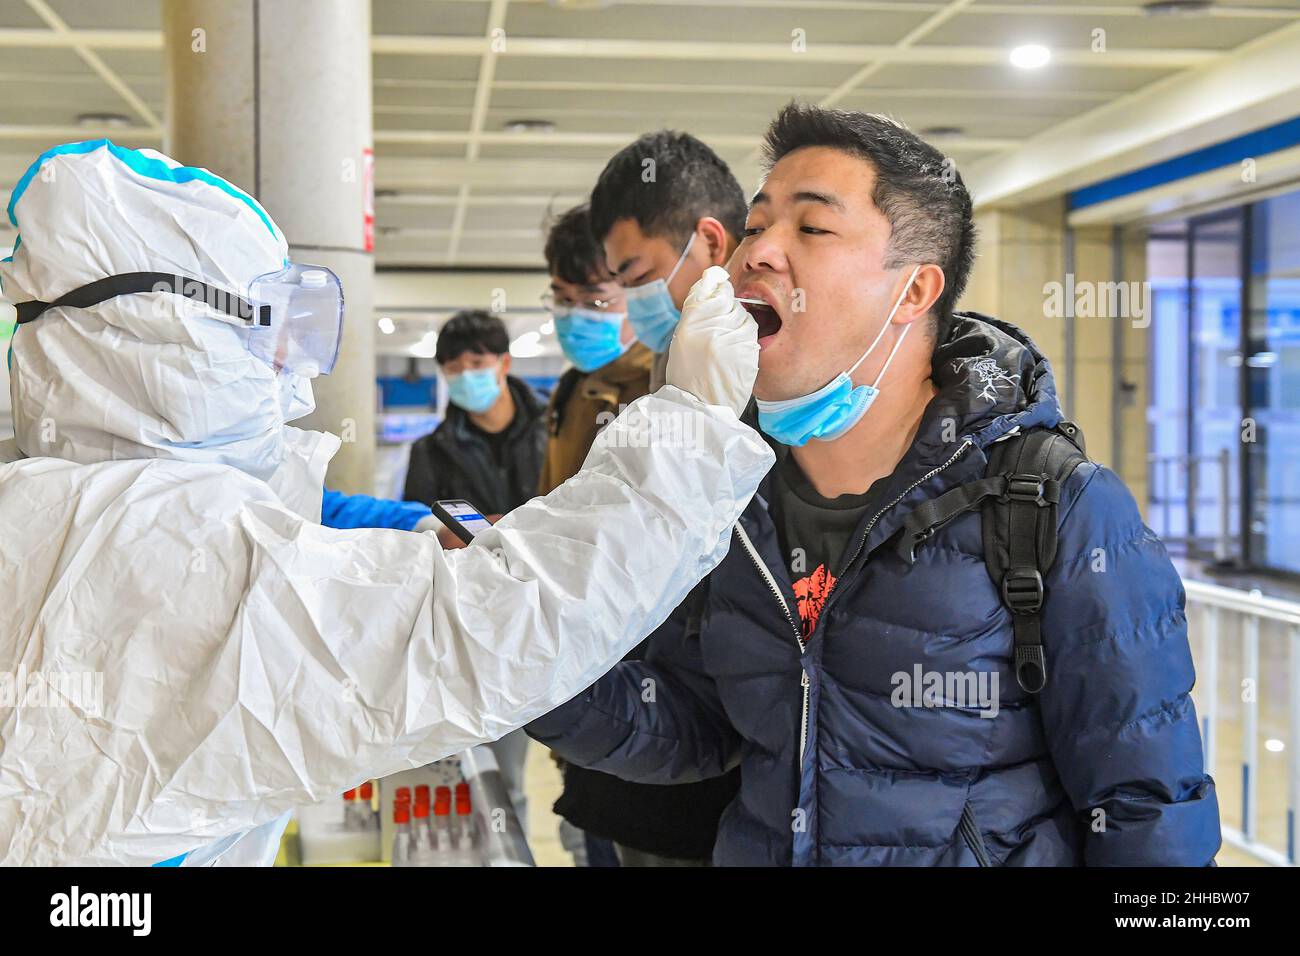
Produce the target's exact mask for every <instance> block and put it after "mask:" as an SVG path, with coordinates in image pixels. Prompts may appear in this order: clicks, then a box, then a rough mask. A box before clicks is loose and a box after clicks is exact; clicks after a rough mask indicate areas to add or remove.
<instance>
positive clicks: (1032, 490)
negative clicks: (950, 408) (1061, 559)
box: [898, 421, 1088, 694]
mask: <svg viewBox="0 0 1300 956" xmlns="http://www.w3.org/2000/svg"><path fill="white" fill-rule="evenodd" d="M1087 460H1088V455H1087V451H1086V450H1085V448H1084V441H1083V432H1081V431H1080V430H1079V426H1077V425H1075V424H1074V423H1073V422H1064V421H1063V422H1061V423H1060V424H1059V425H1057V426H1056V427H1055V428H1035V429H1032V430H1030V431H1028V432H1024V433H1022V434H1018V435H1014V436H1013V437H1011V438H1006V439H1003V440H1002V441H999V442H995V443H994V444H993V446H992V447H991V448H990V449H989V466H988V471H987V473H986V474H985V477H983V478H981V479H980V480H979V481H972V482H970V483H969V484H965V485H960V486H958V487H956V488H953V489H951V490H949V491H946V492H944V493H943V494H942V495H940V496H939V497H938V498H934V499H932V500H930V501H926V502H923V503H922V504H921V505H920V506H919V507H918V508H917V509H916V510H915V511H913V512H912V513H911V514H909V515H908V516H907V518H906V519H905V520H904V522H903V531H902V535H901V537H900V539H899V544H898V552H899V554H900V555H901V556H902V558H903V559H904V560H905V561H907V562H908V563H909V564H910V563H911V562H912V561H913V560H915V557H916V549H917V547H919V546H920V545H921V544H922V543H923V542H925V541H926V540H928V539H929V538H932V537H934V534H935V532H937V531H938V530H939V529H940V528H942V527H943V526H944V525H946V524H947V523H948V522H949V521H951V520H952V519H953V518H956V517H957V516H958V515H960V514H964V513H965V512H967V511H970V510H971V509H973V508H980V509H981V518H982V521H983V525H982V532H983V538H984V563H985V566H986V567H987V568H988V572H989V577H991V578H992V579H993V586H994V587H995V588H997V590H998V593H999V594H1001V595H1002V603H1003V604H1005V605H1006V606H1007V608H1008V609H1009V610H1010V611H1011V620H1012V626H1013V627H1014V629H1015V640H1016V653H1015V668H1016V680H1017V681H1018V682H1019V684H1020V686H1021V687H1022V688H1024V690H1025V691H1026V692H1028V693H1030V694H1037V693H1038V692H1039V691H1040V690H1042V689H1043V686H1044V685H1045V684H1046V683H1047V661H1046V657H1045V655H1044V654H1043V637H1042V621H1041V618H1042V610H1043V596H1044V595H1043V575H1044V574H1046V573H1047V572H1048V570H1049V569H1050V568H1051V567H1052V562H1053V561H1055V560H1056V539H1057V505H1058V504H1059V502H1060V500H1061V486H1062V485H1064V484H1065V481H1066V479H1067V478H1069V477H1070V475H1071V474H1073V472H1074V469H1075V468H1077V467H1079V465H1081V464H1082V463H1083V462H1085V461H1087Z"/></svg>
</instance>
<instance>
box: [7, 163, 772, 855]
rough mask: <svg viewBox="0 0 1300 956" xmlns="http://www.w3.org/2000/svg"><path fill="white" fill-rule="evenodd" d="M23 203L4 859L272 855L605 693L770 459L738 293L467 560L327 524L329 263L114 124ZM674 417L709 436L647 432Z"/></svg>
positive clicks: (331, 335)
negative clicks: (569, 467) (323, 421)
mask: <svg viewBox="0 0 1300 956" xmlns="http://www.w3.org/2000/svg"><path fill="white" fill-rule="evenodd" d="M9 216H10V219H11V221H12V222H13V223H14V225H16V226H18V228H19V229H20V241H19V242H16V243H15V250H14V254H13V256H12V257H11V258H9V259H7V260H5V261H4V262H3V263H0V278H2V279H3V291H4V294H5V295H6V297H8V298H9V299H10V300H11V301H13V302H15V304H16V307H17V310H18V318H19V326H18V329H17V331H16V332H15V334H14V336H13V339H12V347H11V354H10V370H11V375H12V387H11V393H12V396H13V410H14V416H13V417H14V430H15V438H14V439H11V440H9V441H6V442H0V576H3V578H4V581H5V583H6V599H5V603H4V611H3V613H0V678H3V679H2V680H0V692H2V695H0V865H10V866H12V865H20V864H34V865H53V864H82V865H92V864H94V865H103V864H123V863H130V864H152V863H160V862H163V861H170V862H177V861H180V862H182V864H183V865H196V864H200V863H204V864H212V863H214V862H219V863H228V862H242V863H252V862H257V863H268V862H270V860H271V859H273V858H274V854H275V849H276V846H277V844H278V842H279V837H280V834H281V832H282V831H283V829H284V825H285V823H286V814H287V811H289V810H290V809H291V808H293V807H296V806H301V805H304V804H309V803H316V802H319V801H321V800H325V799H327V798H333V799H337V796H338V794H339V793H341V792H343V791H345V790H348V789H349V788H351V787H353V786H355V785H357V784H358V783H360V782H361V781H363V780H366V779H368V778H371V777H376V776H386V775H388V774H391V773H394V772H396V771H398V770H401V769H406V768H410V767H415V766H420V765H422V764H427V763H429V762H431V761H434V760H437V759H440V758H442V757H445V756H448V755H450V754H453V753H456V752H458V751H460V750H463V749H464V748H466V747H467V746H470V745H473V744H477V743H484V742H488V741H492V740H496V739H499V738H500V737H502V736H503V735H505V734H507V733H509V732H510V731H511V730H513V729H515V728H517V727H519V726H521V725H522V724H523V723H525V722H526V721H528V720H530V719H532V718H533V717H535V716H537V715H539V714H542V713H545V712H547V711H549V710H551V709H552V708H554V707H555V706H556V705H558V704H559V703H561V702H563V701H564V700H566V699H568V698H569V697H571V696H572V695H573V694H575V693H577V692H578V691H579V690H580V689H581V688H582V687H584V686H587V685H588V684H590V683H591V681H593V680H594V679H595V678H596V677H598V676H599V675H600V674H601V673H602V672H604V671H605V670H607V669H608V667H609V666H611V665H612V664H613V663H614V662H616V661H617V660H618V659H619V658H620V657H622V655H623V654H624V653H626V652H627V651H628V649H630V648H631V647H633V646H634V645H635V644H636V643H637V642H638V641H640V640H641V638H642V637H644V636H645V634H647V633H648V632H649V631H651V630H653V629H654V628H655V627H657V626H658V625H659V624H660V623H661V622H662V621H663V620H664V619H665V618H666V617H667V615H668V613H669V612H670V611H671V609H672V608H673V607H675V606H676V605H677V604H678V603H679V602H680V601H681V599H682V597H683V596H684V595H685V594H686V593H687V592H688V591H689V589H690V588H691V587H692V586H693V585H694V584H695V583H696V582H698V580H699V579H700V578H701V577H702V576H703V575H704V574H706V573H707V572H708V571H709V570H710V569H711V568H713V567H715V566H716V565H717V563H718V561H719V560H721V558H722V556H723V554H725V552H726V550H727V547H728V541H729V528H730V526H731V523H732V522H733V521H734V520H735V518H736V516H737V514H738V513H739V512H740V510H741V509H742V508H743V507H744V505H745V503H746V502H747V501H748V500H749V498H750V497H751V496H752V494H753V491H754V488H755V487H756V485H757V483H758V481H759V479H760V478H761V476H762V474H763V473H764V472H765V471H766V470H767V469H768V468H769V467H770V466H771V462H772V455H771V453H770V451H768V449H767V448H766V447H764V446H763V444H762V442H761V441H760V440H759V438H758V436H757V435H756V434H755V433H754V432H753V430H752V429H750V428H749V427H748V426H746V425H744V424H742V423H741V422H740V420H739V418H738V417H737V416H738V414H739V412H740V411H741V410H742V409H743V408H744V405H745V402H746V401H747V400H748V395H749V392H750V389H751V387H752V384H753V378H754V375H755V373H756V371H757V344H756V342H755V336H754V328H753V324H752V323H751V322H750V321H749V320H748V319H747V317H746V316H745V314H744V312H743V311H742V310H740V309H739V308H737V307H735V303H734V300H731V299H730V294H731V289H730V286H729V285H726V286H725V287H724V290H723V293H724V294H725V296H726V297H727V299H728V301H729V302H730V307H728V308H725V309H722V310H718V309H716V308H715V309H711V310H707V311H706V312H703V313H700V314H699V315H698V316H697V314H696V313H695V312H693V311H692V310H689V309H688V310H687V312H686V314H685V315H684V316H683V319H682V322H681V325H680V328H679V330H678V332H677V335H678V336H679V337H680V338H682V339H684V340H689V342H690V344H691V348H690V349H688V350H686V354H687V355H689V356H691V361H690V362H688V363H687V364H686V365H679V366H676V367H675V369H674V372H673V375H672V376H671V381H670V383H669V384H668V385H666V386H665V387H664V388H663V389H661V390H660V391H659V392H658V393H657V394H655V395H647V396H645V397H644V398H642V399H640V400H638V401H637V402H634V403H633V405H632V406H631V407H630V408H629V409H627V410H626V411H625V412H624V413H623V414H622V415H620V416H619V418H618V419H616V420H615V421H614V422H612V423H611V424H610V425H609V426H607V428H606V430H605V432H604V435H606V436H609V437H608V440H605V439H604V438H602V440H601V441H598V442H597V443H596V446H595V447H594V448H593V449H592V452H591V454H590V456H589V457H588V459H587V462H586V467H585V468H584V469H583V470H582V471H581V472H580V473H579V474H578V475H575V476H574V478H573V479H572V480H571V481H569V482H567V483H566V484H565V485H564V486H562V487H561V488H558V489H556V491H555V492H553V493H552V494H550V495H548V496H546V497H545V498H543V499H538V500H536V501H530V502H528V503H526V504H524V505H522V506H521V507H519V508H517V509H515V510H514V511H513V512H511V513H510V514H509V515H507V516H506V517H504V518H503V519H501V521H499V522H498V523H497V524H496V525H495V526H493V527H491V528H489V529H487V530H485V531H483V532H482V533H481V534H479V535H478V536H477V537H476V539H475V541H474V543H473V544H472V545H471V546H470V547H467V548H464V549H461V550H458V551H444V550H443V549H442V548H441V547H439V546H438V544H437V542H436V541H435V540H434V538H433V536H432V535H429V534H411V533H408V532H403V531H393V530H384V529H364V530H352V531H340V530H334V529H330V528H325V527H322V526H321V525H320V523H319V519H320V509H321V489H322V482H323V477H324V472H325V467H326V465H327V464H328V462H329V459H330V457H331V456H332V455H333V454H334V453H335V452H336V451H337V449H338V447H339V439H338V438H337V437H336V436H333V435H330V434H327V433H324V432H311V431H306V430H302V429H297V428H294V427H292V426H290V425H288V424H286V417H288V416H290V415H293V414H296V413H298V412H299V411H306V410H309V409H310V408H311V405H312V401H311V383H310V379H309V376H311V375H315V374H325V373H327V372H328V371H329V369H330V367H331V365H332V364H333V361H334V359H335V357H336V354H337V350H338V343H339V337H340V332H341V322H342V317H343V314H342V304H343V303H342V290H341V289H340V288H339V286H338V284H337V282H336V281H333V280H332V279H331V276H330V275H329V274H328V271H327V270H321V269H313V268H302V267H297V266H295V265H294V264H293V263H291V262H290V260H289V245H288V242H287V241H286V239H285V237H284V235H283V234H282V233H281V232H280V230H279V229H278V228H277V227H276V225H275V223H274V222H273V221H272V220H271V218H270V217H269V216H268V215H267V213H266V210H265V209H264V208H262V206H261V205H260V204H259V203H258V202H257V201H256V200H255V199H254V198H253V197H251V196H249V195H248V194H247V193H245V192H243V191H242V190H240V189H238V188H237V187H236V186H234V185H232V184H231V183H229V182H226V181H225V180H222V179H221V178H219V177H218V176H215V175H213V174H212V173H211V172H209V171H208V170H205V169H197V168H192V167H185V166H182V165H181V164H179V163H177V162H176V161H174V160H172V159H170V158H169V157H166V156H163V155H162V154H160V153H157V152H155V151H152V150H130V149H124V148H122V147H120V146H117V145H116V144H114V143H111V142H109V141H108V140H95V141H90V142H84V143H69V144H67V145H64V146H60V147H56V148H54V149H51V150H48V151H47V152H45V153H43V154H42V155H41V156H40V157H39V158H38V159H37V160H36V162H35V163H34V164H33V165H32V166H31V167H30V169H29V170H28V171H27V173H26V174H25V175H24V176H23V177H22V178H20V180H19V181H18V184H17V185H16V187H15V189H14V192H13V195H12V197H11V199H10V202H9ZM311 273H316V274H314V275H313V274H311ZM369 400H370V397H369V395H368V394H367V395H360V396H358V401H369ZM661 418H667V419H669V420H674V421H684V422H685V423H686V425H687V426H688V427H689V429H690V434H691V435H692V436H693V438H692V441H691V442H689V443H686V444H684V445H683V443H680V442H679V443H677V444H671V443H666V442H662V441H657V440H649V441H647V439H648V438H650V439H653V435H654V434H655V432H656V428H657V425H656V423H657V422H658V421H659V420H660V419H661Z"/></svg>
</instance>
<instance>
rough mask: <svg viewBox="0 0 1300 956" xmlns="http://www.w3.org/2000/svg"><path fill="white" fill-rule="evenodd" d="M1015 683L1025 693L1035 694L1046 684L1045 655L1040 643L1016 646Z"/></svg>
mask: <svg viewBox="0 0 1300 956" xmlns="http://www.w3.org/2000/svg"><path fill="white" fill-rule="evenodd" d="M1015 664H1016V683H1018V684H1019V685H1020V688H1021V690H1023V691H1024V692H1025V693H1027V694H1037V693H1038V692H1039V691H1040V690H1042V689H1043V687H1044V686H1046V684H1047V657H1046V656H1045V655H1044V654H1043V645H1042V644H1020V645H1017V646H1016V660H1015Z"/></svg>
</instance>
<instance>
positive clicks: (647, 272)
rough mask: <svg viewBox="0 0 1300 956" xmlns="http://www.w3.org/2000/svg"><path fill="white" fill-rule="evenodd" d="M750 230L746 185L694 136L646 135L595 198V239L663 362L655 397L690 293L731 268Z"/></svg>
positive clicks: (634, 319)
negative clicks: (713, 271)
mask: <svg viewBox="0 0 1300 956" xmlns="http://www.w3.org/2000/svg"><path fill="white" fill-rule="evenodd" d="M648 171H653V175H648V174H647V173H648ZM744 225H745V194H744V191H743V190H742V189H741V188H740V183H738V182H737V181H736V177H735V176H733V175H732V174H731V170H730V169H729V168H728V167H727V164H726V163H724V162H723V161H722V159H721V158H719V156H718V155H717V154H716V153H715V152H714V151H713V150H711V149H710V148H709V147H708V146H707V145H705V144H704V143H702V142H700V140H698V139H696V138H695V137H694V136H691V135H690V134H689V133H680V132H674V131H672V130H659V131H657V132H654V133H646V134H645V135H644V136H641V137H640V138H638V139H637V140H636V141H635V142H633V143H630V144H629V145H627V146H625V147H624V148H623V149H621V150H619V151H618V152H617V153H616V154H615V155H614V156H613V157H612V158H611V159H610V161H609V162H608V163H607V164H606V165H605V168H604V170H603V171H602V172H601V174H600V179H598V180H597V182H596V186H595V188H594V189H592V192H591V232H592V235H593V236H594V237H595V239H596V241H597V242H598V243H600V244H601V245H602V246H603V248H604V253H605V261H606V262H607V263H608V264H609V269H610V271H611V272H612V273H613V275H614V278H615V279H616V280H617V281H618V282H619V283H620V284H621V285H622V286H623V288H624V290H625V292H626V308H627V320H628V322H630V323H631V325H632V328H633V330H634V331H635V332H636V337H637V339H639V340H640V341H641V342H642V343H644V344H645V345H646V346H647V347H648V348H649V349H650V350H651V351H653V352H654V353H655V355H656V358H655V366H654V371H653V373H652V374H651V376H650V388H651V390H654V389H657V388H658V387H659V386H660V385H662V384H663V383H664V370H665V369H666V368H667V363H668V345H669V342H671V341H672V337H673V329H674V328H675V327H676V325H677V321H678V319H679V318H680V317H681V309H682V303H683V302H684V301H685V299H686V293H687V292H689V291H690V289H691V286H693V285H695V283H696V282H697V281H698V280H699V278H700V276H701V275H703V274H704V270H705V269H707V268H709V267H710V266H720V265H724V264H726V262H727V260H728V259H730V258H731V254H732V252H734V251H735V248H736V244H737V243H738V242H739V241H740V233H741V230H742V229H743V227H744Z"/></svg>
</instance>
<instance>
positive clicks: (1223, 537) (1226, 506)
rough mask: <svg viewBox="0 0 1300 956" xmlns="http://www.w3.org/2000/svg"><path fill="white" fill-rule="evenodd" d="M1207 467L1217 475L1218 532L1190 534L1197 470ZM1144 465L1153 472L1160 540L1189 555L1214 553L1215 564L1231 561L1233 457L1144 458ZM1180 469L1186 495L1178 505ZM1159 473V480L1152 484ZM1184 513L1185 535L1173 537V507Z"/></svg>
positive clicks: (1224, 451) (1153, 502) (1197, 492)
mask: <svg viewBox="0 0 1300 956" xmlns="http://www.w3.org/2000/svg"><path fill="white" fill-rule="evenodd" d="M1206 462H1208V463H1210V464H1213V465H1215V466H1216V467H1217V468H1218V472H1219V476H1218V477H1219V480H1218V486H1219V493H1218V506H1219V520H1218V529H1217V531H1216V533H1215V534H1214V535H1213V537H1211V536H1210V535H1198V534H1193V531H1194V529H1195V527H1196V509H1197V507H1198V506H1199V504H1200V502H1199V500H1198V499H1199V497H1200V487H1201V480H1200V470H1201V465H1202V464H1203V463H1206ZM1147 464H1148V465H1150V466H1151V467H1152V469H1153V473H1152V476H1151V477H1152V482H1151V489H1152V490H1151V494H1150V501H1151V509H1152V511H1159V512H1160V513H1161V515H1162V516H1163V518H1164V527H1163V528H1161V529H1160V538H1161V540H1163V541H1164V542H1165V543H1166V544H1181V545H1182V546H1183V547H1184V548H1185V549H1186V550H1187V553H1188V554H1190V553H1192V552H1193V550H1195V549H1197V548H1204V550H1205V551H1206V552H1207V553H1208V552H1211V551H1212V552H1213V554H1214V560H1215V561H1218V562H1225V561H1228V560H1229V559H1230V558H1231V557H1232V455H1231V453H1230V452H1229V451H1228V449H1227V448H1223V449H1221V450H1219V451H1218V452H1217V453H1216V454H1213V455H1147ZM1175 468H1182V470H1183V472H1184V473H1185V475H1186V485H1185V487H1186V489H1187V494H1186V497H1185V498H1184V499H1182V500H1181V501H1179V500H1176V499H1175V498H1174V494H1173V490H1174V481H1173V478H1174V469H1175ZM1157 471H1158V473H1159V477H1160V480H1159V482H1157V481H1156V480H1155V478H1156V474H1155V472H1157ZM1175 506H1179V507H1182V508H1183V509H1184V510H1185V511H1186V513H1187V514H1186V533H1184V534H1182V535H1177V534H1174V533H1173V516H1174V507H1175Z"/></svg>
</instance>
